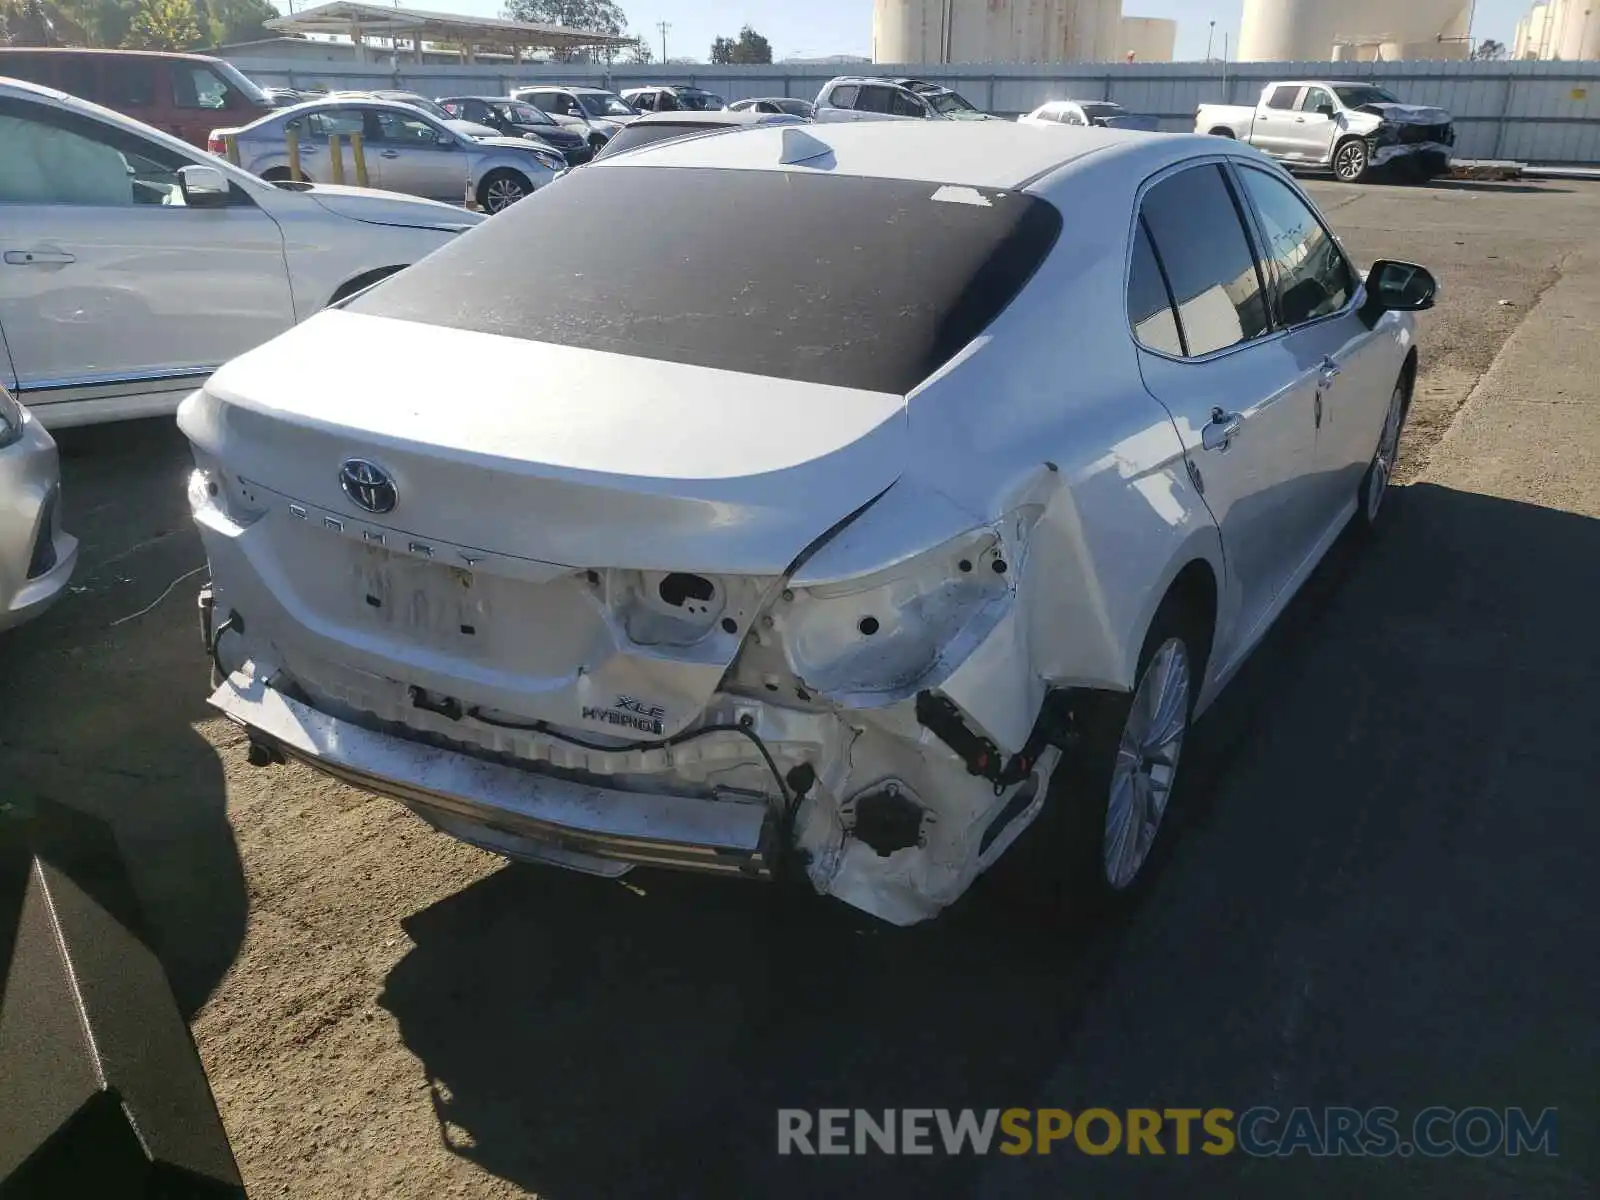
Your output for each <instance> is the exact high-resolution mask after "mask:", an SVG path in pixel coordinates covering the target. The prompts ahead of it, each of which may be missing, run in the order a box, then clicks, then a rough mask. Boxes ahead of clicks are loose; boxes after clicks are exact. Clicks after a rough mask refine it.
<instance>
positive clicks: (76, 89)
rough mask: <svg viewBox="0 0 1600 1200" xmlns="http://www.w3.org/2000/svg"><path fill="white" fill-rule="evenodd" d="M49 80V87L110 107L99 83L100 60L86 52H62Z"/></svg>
mask: <svg viewBox="0 0 1600 1200" xmlns="http://www.w3.org/2000/svg"><path fill="white" fill-rule="evenodd" d="M54 75H55V78H54V79H52V80H51V81H50V86H51V87H57V88H60V89H61V90H62V91H63V92H66V93H67V95H69V96H77V97H78V98H79V99H81V100H92V101H94V103H96V104H104V105H105V106H106V107H107V108H110V107H111V101H110V98H109V97H108V96H107V95H106V92H105V88H103V87H102V86H101V85H100V60H98V59H97V58H96V57H94V56H92V55H88V54H63V55H62V56H61V64H60V66H58V67H57V68H56V70H55V72H54Z"/></svg>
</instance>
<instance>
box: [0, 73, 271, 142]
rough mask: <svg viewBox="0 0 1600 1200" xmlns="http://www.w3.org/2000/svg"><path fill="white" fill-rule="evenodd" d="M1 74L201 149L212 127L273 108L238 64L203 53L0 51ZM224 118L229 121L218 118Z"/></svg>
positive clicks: (240, 121) (242, 120)
mask: <svg viewBox="0 0 1600 1200" xmlns="http://www.w3.org/2000/svg"><path fill="white" fill-rule="evenodd" d="M0 75H9V76H11V77H12V78H13V79H25V80H27V81H28V82H29V83H37V84H39V85H40V86H41V87H48V88H55V89H56V90H58V91H62V92H66V93H68V94H69V95H73V96H78V97H80V98H82V99H84V100H92V101H93V102H94V103H96V104H102V105H104V106H105V107H106V108H109V109H111V110H113V111H114V112H119V113H122V114H123V115H124V116H129V117H132V118H133V119H134V120H136V121H143V122H144V123H145V124H146V125H153V126H155V127H156V128H157V129H159V130H162V131H163V132H165V133H170V134H174V135H176V136H177V137H180V138H182V139H183V140H184V141H186V142H188V143H189V144H190V145H193V146H199V147H201V148H202V149H203V148H204V147H205V144H206V134H208V133H210V132H211V130H212V129H213V128H215V127H216V126H217V125H219V124H222V125H244V124H247V123H248V122H250V121H253V120H255V119H256V118H257V117H259V116H262V115H264V114H266V113H268V112H271V111H272V101H271V100H270V99H268V98H267V95H266V93H265V92H263V91H262V90H261V89H260V88H258V87H257V86H256V85H255V84H253V83H251V82H250V81H249V80H248V79H246V78H245V77H244V76H243V75H242V74H240V72H239V70H238V68H237V67H235V66H234V65H233V64H232V63H227V62H223V61H222V60H221V59H220V58H207V57H206V56H205V55H203V54H163V53H154V52H146V51H142V50H33V49H28V50H17V49H0ZM222 113H227V114H229V116H228V119H227V120H225V121H221V120H219V119H218V118H219V114H222Z"/></svg>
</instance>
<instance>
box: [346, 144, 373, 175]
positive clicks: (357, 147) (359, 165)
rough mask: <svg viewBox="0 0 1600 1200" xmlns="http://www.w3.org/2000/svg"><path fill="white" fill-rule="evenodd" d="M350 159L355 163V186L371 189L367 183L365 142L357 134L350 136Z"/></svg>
mask: <svg viewBox="0 0 1600 1200" xmlns="http://www.w3.org/2000/svg"><path fill="white" fill-rule="evenodd" d="M350 157H351V158H353V159H355V163H356V186H357V187H371V186H372V185H371V184H370V183H368V182H367V147H366V142H365V140H364V139H363V138H362V136H361V135H360V134H359V133H352V134H351V135H350Z"/></svg>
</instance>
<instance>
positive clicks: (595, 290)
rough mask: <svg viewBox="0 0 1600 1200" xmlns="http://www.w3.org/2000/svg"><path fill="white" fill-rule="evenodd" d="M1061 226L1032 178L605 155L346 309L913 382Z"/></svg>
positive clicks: (995, 310)
mask: <svg viewBox="0 0 1600 1200" xmlns="http://www.w3.org/2000/svg"><path fill="white" fill-rule="evenodd" d="M730 136H742V135H738V134H735V135H730ZM643 213H648V214H649V219H641V217H642V214H643ZM1060 229H1061V215H1060V213H1059V212H1058V211H1057V210H1056V209H1055V208H1054V207H1053V206H1051V205H1050V204H1048V203H1047V202H1045V201H1044V200H1041V199H1039V198H1037V197H1034V196H1029V195H1026V194H1024V193H1022V192H1016V191H1002V190H997V189H989V188H968V187H961V188H954V187H942V186H941V185H939V184H937V183H926V182H915V181H906V180H890V179H872V178H862V177H859V176H835V175H827V174H820V173H819V174H814V175H813V174H799V173H797V172H789V171H733V170H716V169H709V168H698V167H645V166H623V165H618V166H607V167H599V168H590V169H587V170H583V171H578V172H576V173H574V174H573V175H570V176H567V177H566V178H563V179H561V180H560V181H558V182H556V183H554V184H552V185H550V186H548V187H546V188H543V189H541V190H540V191H538V192H537V193H535V194H534V195H533V196H530V197H529V198H528V199H526V200H523V201H522V202H521V203H519V204H516V205H513V206H512V207H510V208H508V209H506V210H505V211H503V212H501V213H499V214H498V215H496V216H495V217H493V218H492V219H491V220H488V221H485V222H484V223H483V224H482V225H480V226H478V227H476V228H475V229H473V230H472V231H470V232H469V233H466V234H464V235H462V236H461V237H459V238H457V239H456V240H455V241H453V242H451V243H450V244H448V245H446V246H444V247H442V248H441V249H439V250H437V251H435V252H434V253H433V254H430V255H428V257H426V258H425V259H423V260H422V261H421V262H419V263H418V264H417V265H416V266H414V267H412V268H410V269H409V270H407V271H402V272H401V273H400V274H398V275H396V276H394V277H392V278H391V279H389V280H386V281H385V282H383V283H380V284H378V285H377V286H376V287H374V288H372V289H371V290H369V291H367V292H364V293H362V294H361V295H359V296H357V297H356V298H355V300H353V301H352V302H351V303H350V304H349V305H348V307H349V308H350V309H351V310H352V311H354V312H365V313H370V314H373V315H375V316H383V317H394V318H398V319H400V320H406V321H418V322H422V323H425V324H430V325H444V326H449V327H451V328H456V329H470V330H478V331H482V332H485V333H493V334H500V335H504V336H507V337H515V338H525V339H527V340H529V341H539V342H554V343H556V344H559V345H564V346H576V347H581V348H584V349H590V350H604V351H611V352H613V353H618V354H628V355H633V356H636V357H640V358H653V359H662V360H665V361H668V362H678V363H687V364H691V365H694V366H702V367H715V368H719V369H722V370H728V371H740V372H745V373H748V374H753V375H768V376H775V377H777V378H782V379H795V380H800V381H803V382H808V383H819V384H829V385H836V386H841V387H849V388H861V389H865V390H869V391H877V392H892V393H895V394H900V395H903V394H904V393H906V392H908V391H910V390H911V389H912V388H914V387H916V385H917V384H919V383H920V382H922V381H923V380H924V379H926V378H927V377H928V376H929V375H930V374H932V373H933V372H934V371H936V370H937V369H938V368H939V367H940V366H942V365H943V364H944V363H945V362H947V361H949V359H950V358H952V357H953V356H954V355H955V354H956V353H957V351H959V350H960V349H961V348H962V347H963V346H965V345H966V344H967V343H968V342H970V341H971V340H972V339H973V338H974V337H976V336H977V335H978V334H979V333H981V332H982V331H983V330H984V328H985V327H986V326H988V324H989V323H990V322H991V321H993V320H994V318H995V317H996V316H998V315H999V313H1000V312H1001V311H1002V310H1003V309H1004V308H1005V307H1006V305H1008V304H1009V303H1010V302H1011V300H1012V298H1013V297H1014V296H1016V294H1017V292H1018V291H1020V290H1021V289H1022V287H1023V285H1024V284H1026V283H1027V281H1028V279H1029V278H1030V277H1031V276H1032V274H1033V272H1034V271H1035V270H1036V269H1037V268H1038V266H1039V264H1040V263H1041V262H1043V261H1044V258H1045V256H1046V255H1047V254H1049V252H1050V248H1051V247H1052V246H1053V245H1054V244H1055V240H1056V237H1057V235H1058V234H1059V232H1060ZM551 230H560V231H561V236H560V237H551V236H550V231H551Z"/></svg>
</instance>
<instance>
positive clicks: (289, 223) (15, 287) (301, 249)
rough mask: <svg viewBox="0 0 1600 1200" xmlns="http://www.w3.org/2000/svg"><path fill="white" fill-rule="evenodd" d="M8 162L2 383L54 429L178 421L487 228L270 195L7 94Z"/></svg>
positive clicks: (116, 130)
mask: <svg viewBox="0 0 1600 1200" xmlns="http://www.w3.org/2000/svg"><path fill="white" fill-rule="evenodd" d="M0 163H3V164H4V165H3V167H0V256H3V257H0V334H3V337H0V385H6V386H9V387H11V388H12V390H13V391H14V392H15V393H16V396H17V398H18V399H19V400H22V401H24V402H25V403H26V404H27V405H28V406H29V407H30V408H31V409H32V411H33V415H34V417H35V418H36V419H37V420H38V421H39V422H40V424H42V425H45V426H48V427H50V428H60V427H62V426H67V425H82V424H88V423H90V422H96V421H112V420H120V419H123V418H128V417H144V416H151V415H154V414H157V413H163V412H171V411H173V410H174V409H175V408H176V407H177V406H178V402H179V401H180V400H181V399H182V398H183V397H184V396H185V395H187V394H188V393H189V392H191V391H193V390H194V388H195V387H197V386H198V385H199V384H200V382H201V381H202V380H203V379H204V378H205V377H206V376H207V375H209V374H210V373H211V372H212V371H213V370H214V369H215V368H216V366H217V364H218V363H221V362H223V361H225V360H227V359H229V358H232V357H234V356H235V355H238V354H240V353H242V352H244V351H245V350H248V349H250V348H251V347H252V346H255V345H258V344H260V343H261V342H264V341H266V340H268V339H269V338H271V337H273V336H274V335H276V334H278V333H281V332H282V331H283V330H285V329H288V328H289V327H290V326H291V325H293V324H294V323H295V322H296V321H298V320H303V319H305V318H306V317H308V316H310V315H311V314H312V313H314V312H316V311H317V310H318V309H320V308H322V307H324V306H325V305H326V304H328V303H329V302H330V301H331V300H334V299H338V298H340V297H342V296H345V295H349V294H350V293H351V292H353V291H357V290H359V289H361V288H362V287H365V286H367V285H368V284H369V283H372V282H374V281H376V280H378V279H380V278H382V277H383V276H385V275H388V274H392V273H393V272H395V271H398V270H400V269H401V268H403V267H406V266H409V265H410V264H411V263H414V262H416V261H417V260H418V259H420V258H422V257H423V256H424V255H426V254H428V253H429V252H430V251H432V250H434V249H436V248H437V247H439V246H442V245H444V244H445V243H446V242H449V241H450V240H451V239H453V238H454V237H455V235H456V234H457V233H459V232H460V231H461V230H464V229H467V228H470V227H471V226H473V225H475V224H477V223H478V222H479V221H481V220H482V219H483V218H482V217H481V216H480V215H479V214H476V213H470V212H466V211H464V210H462V209H458V208H452V207H450V206H449V205H445V204H436V203H433V202H431V201H427V200H417V199H413V198H411V197H407V196H397V195H392V194H389V193H385V192H367V191H363V190H361V189H356V188H329V187H321V186H318V187H310V186H304V187H301V188H299V189H297V190H288V189H286V188H279V187H274V186H273V185H272V184H270V183H266V182H264V181H263V180H260V179H257V178H256V177H255V176H253V175H251V174H249V173H248V172H246V171H241V170H239V169H238V168H237V167H233V166H231V165H229V164H228V163H227V162H224V161H223V160H221V159H218V158H215V157H213V156H212V155H209V154H206V153H205V152H203V151H200V150H196V149H195V148H194V147H192V146H189V145H187V144H186V143H184V142H181V141H179V140H178V139H176V138H173V137H168V136H167V135H166V134H164V133H161V132H160V131H158V130H155V129H152V128H150V127H149V126H147V125H142V124H140V123H139V122H137V121H132V120H129V119H128V118H126V117H122V116H119V115H117V114H116V113H113V112H110V111H108V110H106V109H103V108H100V107H98V106H97V105H93V104H89V103H87V102H86V101H82V100H77V99H74V98H73V97H70V96H66V95H63V94H62V93H60V92H55V91H50V90H48V89H45V88H40V87H35V86H33V85H32V84H26V83H20V82H15V81H10V80H0ZM8 351H9V355H8V353H7V352H8ZM316 369H318V367H316V366H313V365H310V364H307V365H305V370H306V371H307V372H311V371H314V370H316Z"/></svg>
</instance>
